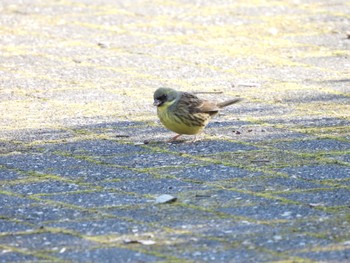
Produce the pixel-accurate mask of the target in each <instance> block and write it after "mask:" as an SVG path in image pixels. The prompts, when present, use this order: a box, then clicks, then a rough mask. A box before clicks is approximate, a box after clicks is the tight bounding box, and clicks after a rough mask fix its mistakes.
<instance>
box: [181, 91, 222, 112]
mask: <svg viewBox="0 0 350 263" xmlns="http://www.w3.org/2000/svg"><path fill="white" fill-rule="evenodd" d="M179 107H187V108H188V111H189V112H190V113H208V114H210V115H212V114H215V113H217V112H218V111H219V107H218V106H217V105H216V103H215V102H212V101H208V100H201V99H199V98H198V97H197V96H195V95H193V94H191V93H187V92H184V93H182V96H181V99H180V100H179Z"/></svg>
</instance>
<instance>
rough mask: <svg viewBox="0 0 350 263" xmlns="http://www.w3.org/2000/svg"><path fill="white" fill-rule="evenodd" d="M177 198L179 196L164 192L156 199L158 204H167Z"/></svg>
mask: <svg viewBox="0 0 350 263" xmlns="http://www.w3.org/2000/svg"><path fill="white" fill-rule="evenodd" d="M176 200H177V197H175V196H172V195H168V194H163V195H160V196H158V197H157V199H156V204H166V203H172V202H175V201H176Z"/></svg>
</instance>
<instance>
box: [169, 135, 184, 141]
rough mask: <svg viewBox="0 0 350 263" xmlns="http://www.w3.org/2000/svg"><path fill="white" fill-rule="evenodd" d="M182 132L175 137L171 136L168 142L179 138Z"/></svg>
mask: <svg viewBox="0 0 350 263" xmlns="http://www.w3.org/2000/svg"><path fill="white" fill-rule="evenodd" d="M181 135H182V134H178V135H176V136H174V137H173V138H171V139H170V140H167V142H174V141H176V140H177V138H179V137H180V136H181Z"/></svg>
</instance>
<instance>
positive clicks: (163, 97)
mask: <svg viewBox="0 0 350 263" xmlns="http://www.w3.org/2000/svg"><path fill="white" fill-rule="evenodd" d="M158 100H160V101H166V100H167V95H166V94H163V95H162V96H160V97H159V98H158Z"/></svg>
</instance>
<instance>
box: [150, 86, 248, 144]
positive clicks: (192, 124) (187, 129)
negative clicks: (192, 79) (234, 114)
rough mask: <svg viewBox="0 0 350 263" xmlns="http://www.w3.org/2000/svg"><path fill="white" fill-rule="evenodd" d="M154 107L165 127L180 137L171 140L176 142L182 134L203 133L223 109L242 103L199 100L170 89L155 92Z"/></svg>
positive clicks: (191, 95) (193, 96)
mask: <svg viewBox="0 0 350 263" xmlns="http://www.w3.org/2000/svg"><path fill="white" fill-rule="evenodd" d="M153 98H154V103H153V105H154V106H157V114H158V117H159V119H160V121H161V123H163V125H164V126H165V127H166V128H168V129H169V130H171V131H173V132H176V133H177V134H178V135H176V136H175V137H173V138H172V139H170V140H169V142H172V141H175V140H176V139H177V138H178V137H180V136H181V135H182V134H188V135H195V134H198V133H200V132H201V131H203V129H204V128H205V126H207V124H208V122H209V120H210V118H211V117H213V116H214V115H216V114H217V113H218V112H219V110H220V109H221V108H224V107H226V106H229V105H232V104H234V103H237V102H239V101H241V100H242V99H240V98H235V99H232V100H228V101H224V102H214V101H208V100H202V99H199V98H198V97H197V96H195V95H193V94H191V93H187V92H181V91H176V90H174V89H170V88H159V89H157V90H156V91H155V92H154V95H153Z"/></svg>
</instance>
